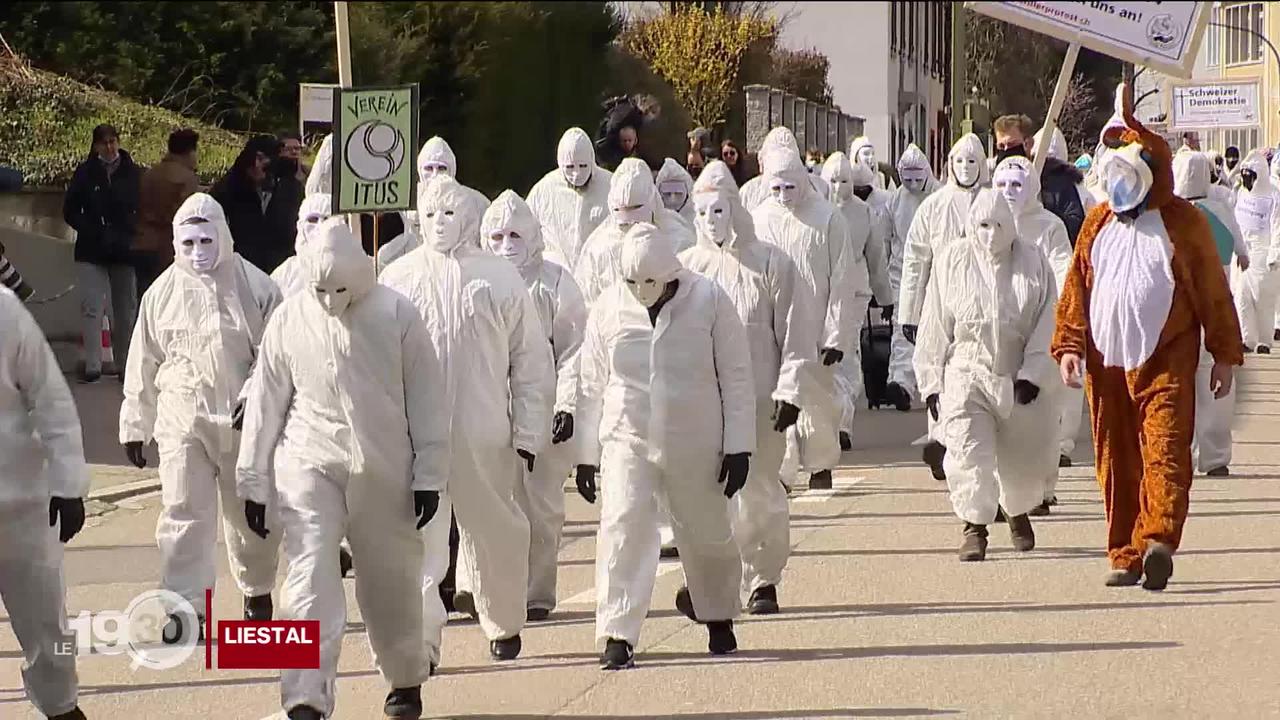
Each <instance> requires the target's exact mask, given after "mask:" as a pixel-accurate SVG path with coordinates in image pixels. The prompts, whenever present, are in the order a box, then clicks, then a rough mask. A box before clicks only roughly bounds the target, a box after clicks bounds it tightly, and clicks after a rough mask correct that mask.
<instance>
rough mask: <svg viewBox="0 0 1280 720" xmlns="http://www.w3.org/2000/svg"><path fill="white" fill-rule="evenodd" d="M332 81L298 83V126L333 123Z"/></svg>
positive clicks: (334, 86)
mask: <svg viewBox="0 0 1280 720" xmlns="http://www.w3.org/2000/svg"><path fill="white" fill-rule="evenodd" d="M336 87H338V86H337V85H333V84H331V83H298V127H299V129H301V128H302V126H304V125H306V124H307V123H329V124H332V123H333V89H334V88H336Z"/></svg>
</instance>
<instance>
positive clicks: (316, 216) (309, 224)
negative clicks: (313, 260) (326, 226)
mask: <svg viewBox="0 0 1280 720" xmlns="http://www.w3.org/2000/svg"><path fill="white" fill-rule="evenodd" d="M328 219H329V214H328V213H307V214H306V215H305V216H304V217H302V218H300V219H299V220H298V232H299V233H301V234H302V247H306V246H308V245H311V244H312V243H314V242H315V239H316V228H318V227H320V223H322V222H324V221H325V220H328Z"/></svg>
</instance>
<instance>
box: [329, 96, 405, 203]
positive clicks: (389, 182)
mask: <svg viewBox="0 0 1280 720" xmlns="http://www.w3.org/2000/svg"><path fill="white" fill-rule="evenodd" d="M333 120H334V124H333V140H334V143H333V188H334V194H333V212H334V214H335V215H337V214H342V213H355V212H391V211H395V210H412V209H413V207H414V202H415V198H416V197H417V195H416V190H417V183H418V173H417V171H416V170H415V168H414V161H413V146H414V144H415V143H416V142H417V137H418V86H417V84H413V85H398V86H395V87H373V88H337V89H336V90H335V92H334V94H333Z"/></svg>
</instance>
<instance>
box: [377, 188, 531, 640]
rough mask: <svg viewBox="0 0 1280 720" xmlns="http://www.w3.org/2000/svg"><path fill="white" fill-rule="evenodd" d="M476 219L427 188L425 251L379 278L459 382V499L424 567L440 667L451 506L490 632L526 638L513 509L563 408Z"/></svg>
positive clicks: (437, 525) (435, 532)
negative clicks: (412, 312) (441, 586)
mask: <svg viewBox="0 0 1280 720" xmlns="http://www.w3.org/2000/svg"><path fill="white" fill-rule="evenodd" d="M469 212H470V206H469V204H468V202H467V195H466V194H465V192H464V191H463V190H462V188H461V186H459V185H458V184H457V183H456V182H455V181H453V180H452V179H446V178H437V179H436V180H435V181H434V182H431V183H428V184H426V185H424V186H422V187H421V188H420V192H419V195H418V221H419V222H420V223H421V226H422V229H421V232H422V235H423V246H422V247H420V248H418V249H417V250H414V251H413V252H411V253H409V254H408V255H405V256H404V257H402V258H400V259H399V260H397V261H395V262H394V263H392V264H391V265H390V266H389V267H388V268H387V269H386V270H384V271H383V272H382V276H381V278H380V282H382V284H384V285H386V286H388V287H390V288H391V289H393V290H396V291H399V292H400V293H401V294H403V295H405V296H406V297H408V298H409V300H411V301H412V302H413V304H414V306H415V307H417V308H418V312H419V313H421V314H422V316H423V318H424V319H425V320H426V323H427V332H428V334H429V335H430V337H431V344H432V346H433V347H434V348H435V350H436V353H437V354H438V355H439V356H440V357H441V358H442V359H443V361H444V365H445V372H446V374H447V377H448V383H449V384H448V387H449V393H450V401H449V403H448V404H447V405H445V406H444V407H446V408H452V415H453V427H452V434H451V437H452V446H451V449H450V458H451V462H450V472H449V479H450V482H449V495H448V497H443V496H442V497H441V500H440V509H439V511H438V512H437V513H436V516H435V518H433V519H432V521H431V522H430V523H429V524H428V525H427V529H426V532H427V548H428V553H427V561H426V566H425V568H424V596H425V597H424V602H425V603H426V615H425V622H426V629H427V645H428V648H429V650H430V651H431V653H432V660H433V661H435V662H439V652H440V636H441V630H442V629H443V627H444V624H445V622H446V621H447V619H448V617H447V615H446V614H445V610H444V606H443V604H442V602H441V600H440V595H439V590H438V587H437V585H438V582H439V581H440V580H441V579H443V578H444V575H445V572H446V571H447V570H448V562H449V553H448V542H447V540H448V535H449V525H450V522H449V513H450V507H449V503H450V501H451V502H452V503H453V505H454V510H455V511H456V513H457V517H458V531H459V535H460V541H459V547H458V576H459V577H470V578H472V583H473V586H472V592H473V593H474V596H475V603H476V611H477V613H478V614H479V616H480V627H481V629H482V630H483V631H484V633H485V635H486V636H487V637H488V638H489V639H490V640H502V639H507V638H511V637H514V636H515V635H517V634H519V632H520V629H521V628H522V627H524V622H525V613H526V610H527V608H526V604H525V601H526V594H527V593H528V585H529V521H528V519H527V518H526V517H525V514H524V511H523V510H521V509H520V505H519V503H517V502H516V500H515V492H516V487H517V485H518V484H519V483H520V482H521V477H522V475H521V472H522V470H521V467H522V465H521V464H522V463H523V462H524V460H523V459H521V458H520V457H519V456H518V455H517V454H516V451H517V450H524V451H526V452H529V453H534V454H536V453H539V452H541V451H542V449H543V448H544V447H545V446H546V444H547V442H548V439H549V436H550V434H551V408H552V402H553V400H554V397H555V366H554V364H553V361H552V357H551V346H550V344H548V343H547V338H546V335H545V334H544V332H543V329H542V323H541V321H540V320H539V318H538V311H537V308H536V307H535V306H534V303H533V300H532V298H530V297H529V292H528V290H527V289H526V288H525V282H524V279H523V278H521V277H520V273H519V272H517V271H516V269H515V268H514V267H512V266H511V263H509V262H507V261H506V260H504V259H503V258H500V257H496V256H494V255H493V254H492V253H490V252H489V251H487V250H480V249H479V248H478V247H476V244H475V243H473V242H471V241H470V240H469V239H467V240H464V238H463V236H462V234H461V229H462V228H463V227H466V226H468V225H470V224H472V221H471V220H470V218H469V217H468V216H467V214H468V213H469ZM474 224H475V225H477V226H478V225H479V221H478V220H476V221H475V223H474ZM477 235H478V233H477ZM436 411H437V412H445V410H443V409H441V408H437V410H436ZM440 538H444V542H440ZM437 548H440V550H439V551H437Z"/></svg>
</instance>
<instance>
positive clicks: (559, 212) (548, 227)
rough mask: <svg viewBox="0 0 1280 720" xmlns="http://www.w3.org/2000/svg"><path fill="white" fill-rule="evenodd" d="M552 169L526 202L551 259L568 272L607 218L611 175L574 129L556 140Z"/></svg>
mask: <svg viewBox="0 0 1280 720" xmlns="http://www.w3.org/2000/svg"><path fill="white" fill-rule="evenodd" d="M556 166H557V167H556V169H555V170H552V171H550V172H548V173H547V174H546V175H543V176H542V179H541V180H539V181H538V182H537V184H535V185H534V186H533V189H531V190H529V196H528V198H527V200H528V202H529V207H530V208H531V209H532V210H533V214H534V215H535V216H536V217H537V218H538V222H539V223H541V224H542V230H543V232H544V233H546V235H547V236H548V237H546V238H544V240H545V241H546V243H547V249H548V251H549V253H550V255H551V256H552V259H554V260H555V261H556V262H557V263H559V264H560V265H562V266H564V267H565V268H566V269H568V270H569V272H573V271H574V270H575V269H576V267H577V263H578V257H579V255H580V254H581V252H582V246H583V245H584V244H586V242H587V238H588V237H589V236H590V235H591V233H592V231H594V230H595V229H596V228H597V227H599V226H600V223H602V222H604V220H605V218H607V217H608V216H609V183H610V180H611V179H612V178H613V173H611V172H609V171H608V170H605V169H604V168H602V167H600V166H599V165H597V164H596V149H595V145H594V144H592V142H591V138H590V137H589V136H588V135H587V133H586V131H584V130H583V129H582V128H576V127H573V128H569V129H568V130H565V131H564V135H562V136H561V137H560V144H559V145H557V146H556Z"/></svg>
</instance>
